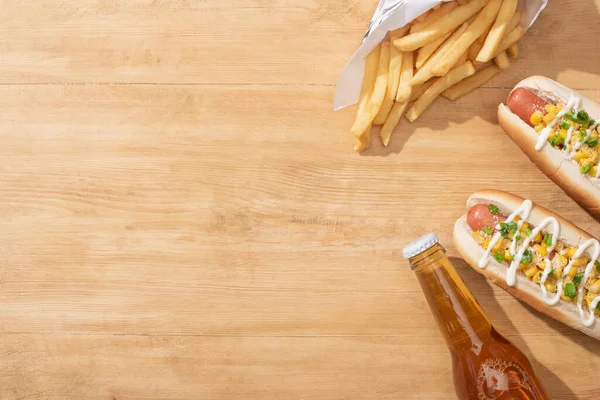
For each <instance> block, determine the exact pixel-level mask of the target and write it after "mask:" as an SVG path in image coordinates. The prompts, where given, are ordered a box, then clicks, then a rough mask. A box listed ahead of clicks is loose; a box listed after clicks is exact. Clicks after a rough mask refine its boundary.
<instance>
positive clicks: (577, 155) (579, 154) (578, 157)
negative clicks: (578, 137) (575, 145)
mask: <svg viewBox="0 0 600 400" xmlns="http://www.w3.org/2000/svg"><path fill="white" fill-rule="evenodd" d="M584 157H585V154H584V153H583V151H578V152H577V153H575V155H574V156H573V160H575V161H580V160H582V159H583V158H584Z"/></svg>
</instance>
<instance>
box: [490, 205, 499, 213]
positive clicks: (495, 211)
mask: <svg viewBox="0 0 600 400" xmlns="http://www.w3.org/2000/svg"><path fill="white" fill-rule="evenodd" d="M488 210H490V212H491V213H492V214H498V213H499V212H500V210H499V209H498V207H496V206H495V205H493V204H490V205H489V206H488Z"/></svg>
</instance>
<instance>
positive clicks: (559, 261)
mask: <svg viewBox="0 0 600 400" xmlns="http://www.w3.org/2000/svg"><path fill="white" fill-rule="evenodd" d="M550 263H551V264H552V268H554V269H559V268H560V269H563V268H564V267H566V266H567V264H568V263H569V261H568V260H567V257H565V256H563V255H561V254H557V255H556V256H555V257H554V258H553V259H552V261H550Z"/></svg>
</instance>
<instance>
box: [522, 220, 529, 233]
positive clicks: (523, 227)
mask: <svg viewBox="0 0 600 400" xmlns="http://www.w3.org/2000/svg"><path fill="white" fill-rule="evenodd" d="M527 228H529V224H528V223H527V222H523V225H521V232H525V231H526V230H527Z"/></svg>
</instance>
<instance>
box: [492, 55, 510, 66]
mask: <svg viewBox="0 0 600 400" xmlns="http://www.w3.org/2000/svg"><path fill="white" fill-rule="evenodd" d="M494 62H495V63H496V65H497V66H498V67H499V68H500V69H507V68H508V67H510V60H509V59H508V55H506V52H505V51H503V52H502V53H499V54H498V55H497V56H496V58H494Z"/></svg>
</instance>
